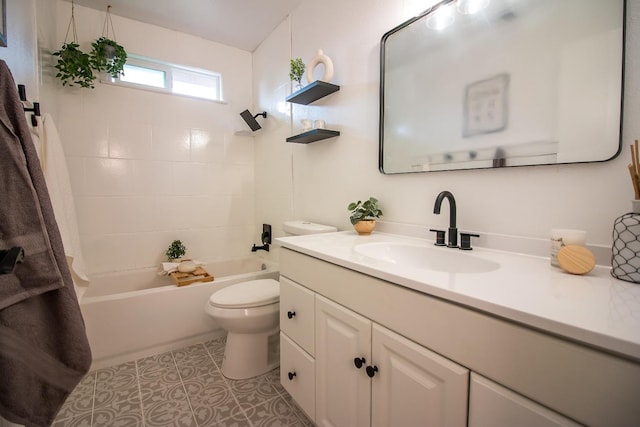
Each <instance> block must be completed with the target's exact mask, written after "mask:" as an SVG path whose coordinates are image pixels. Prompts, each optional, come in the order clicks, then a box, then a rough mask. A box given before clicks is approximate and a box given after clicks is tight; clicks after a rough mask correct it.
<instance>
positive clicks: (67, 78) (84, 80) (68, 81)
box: [53, 1, 96, 88]
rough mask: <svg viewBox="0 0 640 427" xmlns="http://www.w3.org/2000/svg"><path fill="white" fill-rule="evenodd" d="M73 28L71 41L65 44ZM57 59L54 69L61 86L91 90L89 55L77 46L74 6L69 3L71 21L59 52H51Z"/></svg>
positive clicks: (91, 78)
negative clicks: (56, 71)
mask: <svg viewBox="0 0 640 427" xmlns="http://www.w3.org/2000/svg"><path fill="white" fill-rule="evenodd" d="M72 28H73V41H70V42H67V39H68V37H69V30H70V29H72ZM53 55H54V56H57V57H58V63H57V64H56V65H55V68H56V69H57V70H58V74H56V77H57V78H59V79H60V80H62V85H63V86H75V85H80V86H81V87H85V88H93V87H94V86H93V81H94V80H95V78H96V77H95V76H94V75H93V71H92V70H91V60H90V58H89V55H88V54H86V53H84V52H83V51H81V50H80V45H79V44H78V34H77V32H76V21H75V17H74V4H73V1H72V2H71V19H70V20H69V26H68V27H67V34H66V35H65V37H64V43H63V45H62V48H60V50H58V51H56V52H53Z"/></svg>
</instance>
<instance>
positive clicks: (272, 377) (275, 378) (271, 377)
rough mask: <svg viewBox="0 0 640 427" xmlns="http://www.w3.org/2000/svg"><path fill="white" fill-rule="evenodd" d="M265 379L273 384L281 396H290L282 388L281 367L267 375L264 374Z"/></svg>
mask: <svg viewBox="0 0 640 427" xmlns="http://www.w3.org/2000/svg"><path fill="white" fill-rule="evenodd" d="M264 377H265V379H266V380H267V381H269V382H270V383H271V385H273V387H274V388H275V389H276V391H277V392H278V393H279V394H281V395H287V394H288V393H287V391H286V390H285V389H284V387H283V386H282V383H281V382H280V367H277V368H276V369H272V370H271V371H269V372H267V373H266V374H264Z"/></svg>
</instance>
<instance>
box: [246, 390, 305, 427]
mask: <svg viewBox="0 0 640 427" xmlns="http://www.w3.org/2000/svg"><path fill="white" fill-rule="evenodd" d="M245 413H246V415H247V417H248V418H249V420H250V421H251V424H252V425H253V426H254V427H266V426H269V427H285V426H298V425H300V423H301V421H300V419H299V418H298V416H297V415H296V413H295V411H294V410H293V409H292V408H291V406H289V404H288V403H287V402H286V401H285V399H284V398H282V397H278V398H276V399H272V400H270V401H268V402H266V403H263V404H260V405H258V406H254V407H253V408H250V409H245Z"/></svg>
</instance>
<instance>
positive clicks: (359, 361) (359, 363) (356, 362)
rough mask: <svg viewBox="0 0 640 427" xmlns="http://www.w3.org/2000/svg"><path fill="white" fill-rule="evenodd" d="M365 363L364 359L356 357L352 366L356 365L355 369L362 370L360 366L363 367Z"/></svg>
mask: <svg viewBox="0 0 640 427" xmlns="http://www.w3.org/2000/svg"><path fill="white" fill-rule="evenodd" d="M366 362H367V361H366V360H365V359H364V357H356V358H355V359H353V364H354V365H356V368H358V369H360V368H362V365H364V364H365V363H366Z"/></svg>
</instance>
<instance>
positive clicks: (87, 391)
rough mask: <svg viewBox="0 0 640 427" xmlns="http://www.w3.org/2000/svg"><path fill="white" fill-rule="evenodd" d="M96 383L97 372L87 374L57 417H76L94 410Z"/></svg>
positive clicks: (59, 418)
mask: <svg viewBox="0 0 640 427" xmlns="http://www.w3.org/2000/svg"><path fill="white" fill-rule="evenodd" d="M95 383H96V374H95V372H91V373H89V374H87V375H86V376H85V377H84V378H83V379H82V381H80V383H79V384H78V385H77V386H76V388H75V389H74V390H73V392H72V393H71V394H70V395H69V397H68V398H67V400H66V401H65V402H64V405H62V408H60V411H59V412H58V415H57V417H56V419H58V420H63V419H66V418H74V417H78V416H79V415H82V414H86V413H87V412H91V411H92V410H93V393H94V390H95Z"/></svg>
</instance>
